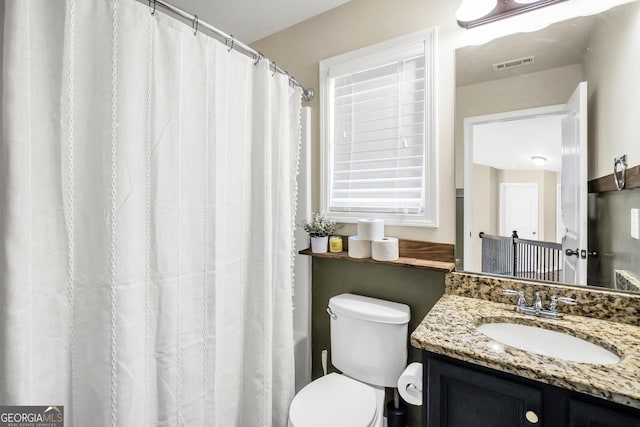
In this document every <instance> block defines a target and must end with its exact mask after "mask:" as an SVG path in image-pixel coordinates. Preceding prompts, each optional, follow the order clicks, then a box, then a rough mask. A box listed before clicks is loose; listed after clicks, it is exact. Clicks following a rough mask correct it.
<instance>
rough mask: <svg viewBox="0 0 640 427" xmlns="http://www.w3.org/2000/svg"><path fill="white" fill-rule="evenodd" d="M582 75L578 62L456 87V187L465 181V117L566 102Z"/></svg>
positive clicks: (459, 186)
mask: <svg viewBox="0 0 640 427" xmlns="http://www.w3.org/2000/svg"><path fill="white" fill-rule="evenodd" d="M581 79H582V66H581V65H580V64H575V65H568V66H566V67H559V68H553V69H550V70H545V71H540V72H537V73H529V74H522V75H520V76H516V77H509V78H506V79H500V80H493V81H490V82H484V83H478V84H475V85H469V86H461V87H458V88H457V90H456V112H455V141H456V142H455V145H456V148H455V159H456V188H463V182H464V131H463V123H464V119H465V118H467V117H474V116H483V115H485V114H494V113H503V112H506V111H514V110H523V109H526V108H536V107H544V106H547V105H555V104H564V103H566V102H567V100H568V99H569V97H570V96H571V94H572V93H573V91H574V90H575V88H576V86H577V85H578V83H580V81H581Z"/></svg>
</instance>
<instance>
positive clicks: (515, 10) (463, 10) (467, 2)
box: [456, 0, 567, 29]
mask: <svg viewBox="0 0 640 427" xmlns="http://www.w3.org/2000/svg"><path fill="white" fill-rule="evenodd" d="M563 1H567V0H462V4H461V5H460V7H459V8H458V11H457V12H456V19H457V20H458V25H460V26H461V27H463V28H467V29H469V28H473V27H477V26H478V25H483V24H488V23H489V22H493V21H497V20H500V19H504V18H508V17H510V16H514V15H519V14H521V13H525V12H529V11H531V10H535V9H540V8H541V7H545V6H550V5H552V4H555V3H560V2H563Z"/></svg>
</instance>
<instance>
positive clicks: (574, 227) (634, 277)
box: [455, 0, 640, 292]
mask: <svg viewBox="0 0 640 427" xmlns="http://www.w3.org/2000/svg"><path fill="white" fill-rule="evenodd" d="M455 138H456V188H457V193H458V195H459V197H458V200H457V210H458V221H457V242H456V250H457V253H456V256H457V258H458V259H460V262H459V263H458V270H463V271H468V272H475V273H486V274H494V275H501V276H512V277H514V276H515V277H519V278H527V279H533V280H543V281H553V282H560V283H566V284H572V285H580V286H584V285H587V284H588V285H592V286H604V287H607V288H611V289H619V290H623V291H630V292H638V291H640V240H638V238H637V237H638V230H637V228H638V225H637V222H638V218H637V216H638V209H640V188H638V186H639V182H638V181H639V180H638V175H639V173H638V165H639V164H640V1H638V0H636V1H631V2H628V3H626V4H623V5H619V6H616V7H613V8H610V9H608V10H606V11H603V12H601V13H599V14H596V15H591V16H584V17H577V18H572V19H570V20H566V21H562V22H558V23H556V24H553V25H550V26H548V27H546V28H544V29H541V30H538V31H535V32H530V33H518V34H513V35H509V36H506V37H502V38H499V39H496V40H493V41H490V42H488V43H486V44H483V45H480V46H467V47H463V48H460V49H458V50H457V51H456V129H455ZM623 155H626V161H625V169H626V170H625V173H626V185H625V187H624V188H623V189H622V190H621V191H617V190H616V188H615V186H614V158H619V157H621V156H623ZM616 170H617V171H618V173H617V177H618V179H620V178H621V177H622V175H621V174H622V162H619V164H618V167H617V169H616ZM634 218H635V225H634Z"/></svg>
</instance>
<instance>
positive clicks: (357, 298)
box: [329, 294, 411, 324]
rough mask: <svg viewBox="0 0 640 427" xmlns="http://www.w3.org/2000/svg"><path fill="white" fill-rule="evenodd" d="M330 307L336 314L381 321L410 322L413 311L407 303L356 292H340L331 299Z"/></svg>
mask: <svg viewBox="0 0 640 427" xmlns="http://www.w3.org/2000/svg"><path fill="white" fill-rule="evenodd" d="M329 308H330V309H331V311H333V312H334V313H335V314H336V315H340V314H342V315H345V316H349V317H353V318H355V319H360V320H368V321H373V322H380V323H393V324H405V323H409V318H410V317H411V311H410V309H409V306H408V305H406V304H400V303H397V302H391V301H385V300H381V299H377V298H370V297H365V296H362V295H354V294H340V295H336V296H334V297H332V298H331V299H329Z"/></svg>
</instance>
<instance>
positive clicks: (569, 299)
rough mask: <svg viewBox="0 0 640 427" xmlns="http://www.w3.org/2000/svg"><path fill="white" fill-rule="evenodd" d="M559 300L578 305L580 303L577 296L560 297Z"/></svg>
mask: <svg viewBox="0 0 640 427" xmlns="http://www.w3.org/2000/svg"><path fill="white" fill-rule="evenodd" d="M558 301H560V302H563V303H565V304H569V305H577V304H578V300H577V299H575V298H569V297H558Z"/></svg>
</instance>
